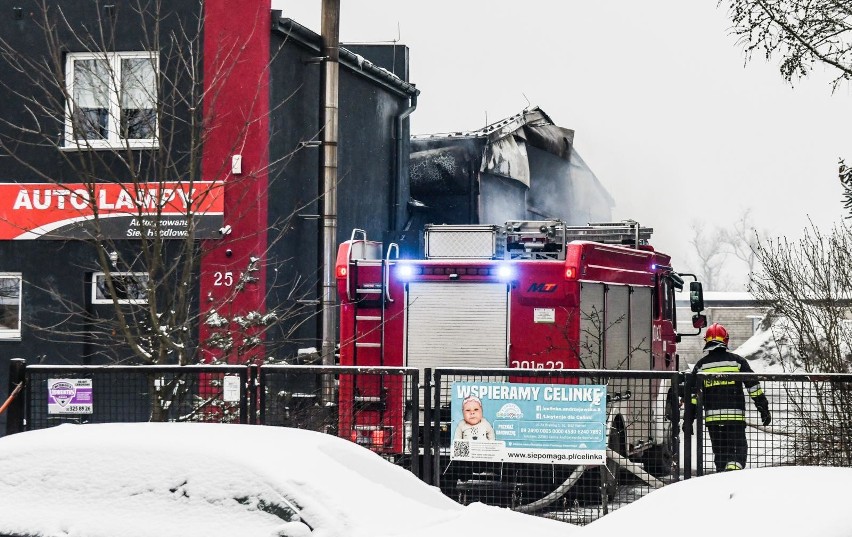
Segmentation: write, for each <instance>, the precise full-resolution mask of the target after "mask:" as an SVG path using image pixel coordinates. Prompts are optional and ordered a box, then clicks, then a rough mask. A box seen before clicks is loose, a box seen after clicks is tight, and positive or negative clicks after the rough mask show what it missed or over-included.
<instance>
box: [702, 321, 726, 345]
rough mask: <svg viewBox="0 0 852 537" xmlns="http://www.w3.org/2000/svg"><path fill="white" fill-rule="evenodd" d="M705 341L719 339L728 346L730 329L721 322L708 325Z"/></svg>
mask: <svg viewBox="0 0 852 537" xmlns="http://www.w3.org/2000/svg"><path fill="white" fill-rule="evenodd" d="M704 341H706V342H707V343H710V342H711V341H719V342H721V343H722V344H723V345H724V346H726V347H727V346H728V331H727V330H725V327H724V326H722V325H721V324H719V323H713V324H711V325H710V326H708V327H707V332H705V334H704Z"/></svg>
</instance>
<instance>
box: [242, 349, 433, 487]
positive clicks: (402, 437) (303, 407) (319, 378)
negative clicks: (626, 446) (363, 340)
mask: <svg viewBox="0 0 852 537" xmlns="http://www.w3.org/2000/svg"><path fill="white" fill-rule="evenodd" d="M419 384H420V383H419V372H418V370H417V369H416V368H387V367H356V366H310V365H306V366H290V365H286V366H282V365H271V366H263V367H261V368H260V370H259V377H258V390H259V396H260V408H259V412H260V417H259V421H260V423H263V424H265V425H281V426H287V427H298V428H303V429H312V430H315V431H321V432H325V433H329V434H334V435H337V436H340V437H341V438H346V439H348V440H351V441H353V442H355V443H357V444H359V445H361V446H364V447H365V448H367V449H370V450H371V451H374V452H376V453H378V454H379V455H382V456H383V457H384V458H385V459H387V460H389V461H391V462H393V463H394V464H397V465H400V466H404V467H406V468H410V469H411V471H413V472H414V473H415V474H416V475H420V472H421V470H420V457H419V453H420V445H421V439H420V433H419V424H420V420H419V419H417V418H416V417H415V416H417V415H418V414H417V413H418V410H419V409H420V396H419V389H418V388H419Z"/></svg>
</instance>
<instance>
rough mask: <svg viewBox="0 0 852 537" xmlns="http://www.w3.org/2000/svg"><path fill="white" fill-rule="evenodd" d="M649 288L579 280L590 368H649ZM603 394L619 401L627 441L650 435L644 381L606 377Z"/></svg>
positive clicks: (585, 362) (583, 350)
mask: <svg viewBox="0 0 852 537" xmlns="http://www.w3.org/2000/svg"><path fill="white" fill-rule="evenodd" d="M651 292H652V288H650V287H638V286H628V285H617V284H603V283H597V282H583V283H582V286H581V295H580V341H579V350H580V359H581V364H582V366H583V367H584V368H588V369H611V370H620V369H622V370H623V369H633V370H648V369H650V368H651V316H652V309H651V308H652V302H651ZM607 392H608V393H609V394H610V395H611V396H613V397H615V398H616V399H618V397H619V395H621V396H625V395H626V394H627V393H628V392H629V393H630V398H629V399H624V400H623V402H622V404H620V405H619V406H620V409H621V410H620V411H621V412H622V413H623V414H624V416H623V417H624V418H625V420H626V423H627V425H628V427H627V429H628V430H627V435H628V443H629V444H635V443H636V442H638V441H639V440H646V439H647V438H648V435H649V432H650V411H651V404H652V401H651V396H650V382H649V381H648V380H639V379H627V378H613V379H608V382H607Z"/></svg>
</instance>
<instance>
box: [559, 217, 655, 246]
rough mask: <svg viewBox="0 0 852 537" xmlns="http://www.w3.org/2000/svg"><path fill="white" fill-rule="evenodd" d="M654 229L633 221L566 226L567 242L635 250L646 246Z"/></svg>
mask: <svg viewBox="0 0 852 537" xmlns="http://www.w3.org/2000/svg"><path fill="white" fill-rule="evenodd" d="M653 232H654V228H650V227H641V226H640V225H639V222H636V221H635V220H622V221H621V222H589V225H587V226H566V227H565V239H566V241H567V242H571V241H576V240H581V241H593V242H600V243H604V244H621V245H627V246H632V247H633V248H637V247H638V246H640V245H645V244H648V241H649V240H650V239H651V234H652V233H653Z"/></svg>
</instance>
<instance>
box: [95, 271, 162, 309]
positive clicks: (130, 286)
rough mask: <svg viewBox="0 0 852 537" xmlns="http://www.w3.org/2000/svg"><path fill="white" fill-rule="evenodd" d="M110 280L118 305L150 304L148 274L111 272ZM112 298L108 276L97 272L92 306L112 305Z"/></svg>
mask: <svg viewBox="0 0 852 537" xmlns="http://www.w3.org/2000/svg"><path fill="white" fill-rule="evenodd" d="M110 278H111V279H112V290H113V291H114V296H115V299H116V302H117V303H118V304H147V303H148V282H149V276H148V273H147V272H110ZM112 298H113V292H111V291H110V287H109V282H108V281H107V276H106V274H104V273H103V272H95V273H94V274H93V275H92V304H112V303H113V302H112Z"/></svg>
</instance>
